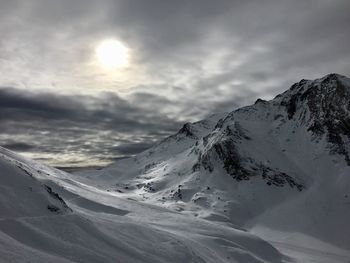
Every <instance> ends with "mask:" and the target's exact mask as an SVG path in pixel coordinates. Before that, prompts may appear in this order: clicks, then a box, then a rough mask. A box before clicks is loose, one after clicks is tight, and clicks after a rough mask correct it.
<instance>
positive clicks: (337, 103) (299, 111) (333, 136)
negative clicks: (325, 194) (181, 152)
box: [180, 74, 350, 191]
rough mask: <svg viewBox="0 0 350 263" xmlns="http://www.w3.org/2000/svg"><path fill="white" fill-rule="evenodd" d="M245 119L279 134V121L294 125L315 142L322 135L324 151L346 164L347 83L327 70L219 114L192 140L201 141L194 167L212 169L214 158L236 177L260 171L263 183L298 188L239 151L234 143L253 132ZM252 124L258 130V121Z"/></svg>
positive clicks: (349, 109) (349, 104) (300, 186)
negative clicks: (214, 122) (266, 125)
mask: <svg viewBox="0 0 350 263" xmlns="http://www.w3.org/2000/svg"><path fill="white" fill-rule="evenodd" d="M250 120H253V121H254V120H257V121H264V122H267V123H270V124H271V126H272V127H275V129H272V130H270V131H269V133H275V134H276V136H277V137H278V136H280V135H281V136H285V135H284V134H280V131H281V130H284V129H283V126H291V128H292V129H293V133H295V132H296V130H299V131H302V132H306V133H309V134H310V135H312V139H313V140H315V141H317V140H318V141H320V140H322V138H323V137H325V138H326V141H327V142H328V143H329V149H330V151H329V152H330V153H331V154H335V153H337V154H341V155H342V156H343V157H344V159H345V161H346V162H347V164H348V165H350V158H349V150H348V148H349V147H348V146H349V138H350V137H349V136H350V86H349V79H347V78H346V77H344V76H341V75H337V74H330V75H327V76H326V77H324V78H322V79H318V80H315V81H308V80H302V81H300V82H299V83H296V84H294V85H293V86H292V87H291V88H290V89H289V90H288V91H286V92H284V93H283V94H281V95H278V96H277V97H276V98H275V99H273V100H271V101H263V100H261V99H258V100H257V101H256V102H255V104H254V105H252V106H248V107H245V108H242V109H238V110H236V111H234V112H231V113H230V114H229V115H228V116H227V117H226V118H224V119H221V120H220V121H219V122H218V123H217V125H216V126H215V129H214V130H213V131H212V132H210V133H209V134H208V135H206V136H205V137H203V139H202V140H199V143H197V146H198V145H199V144H201V143H202V146H203V147H202V148H204V150H198V151H197V152H199V153H200V154H199V158H198V163H197V164H195V169H198V168H199V167H200V166H202V167H204V168H205V169H207V170H209V171H210V172H212V171H213V170H214V164H213V160H220V162H221V163H222V167H223V168H224V169H225V171H226V172H227V173H228V174H229V175H231V176H232V178H233V179H236V180H237V181H241V180H249V178H251V177H252V176H262V178H263V179H265V180H266V179H267V178H269V179H268V180H266V181H267V184H268V185H274V186H283V185H287V186H290V187H292V188H293V187H296V189H298V190H299V191H301V190H302V189H303V188H304V186H303V184H302V183H301V182H298V180H297V179H295V178H293V177H292V176H289V175H288V174H286V173H285V172H283V171H278V170H276V169H274V168H273V167H271V166H269V165H266V164H263V163H261V162H259V160H256V159H254V158H252V156H249V155H248V156H247V155H244V154H242V151H240V148H242V147H240V145H245V144H247V143H249V141H251V140H253V139H252V138H253V137H252V136H250V135H249V133H250V132H254V131H250V130H249V129H245V128H244V123H246V122H247V121H250ZM252 128H253V129H255V130H258V129H260V127H259V124H258V125H256V127H252ZM182 130H183V129H182ZM182 130H181V131H180V132H182ZM287 140H288V139H287ZM289 140H290V139H289ZM296 143H298V142H296ZM198 148H200V147H198ZM282 151H285V150H282ZM267 174H269V176H267Z"/></svg>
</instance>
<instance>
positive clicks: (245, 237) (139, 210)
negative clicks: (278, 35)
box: [0, 74, 350, 263]
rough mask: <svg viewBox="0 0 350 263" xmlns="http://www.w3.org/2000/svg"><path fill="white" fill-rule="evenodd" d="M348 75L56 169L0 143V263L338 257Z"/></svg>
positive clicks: (349, 181) (343, 237) (345, 191)
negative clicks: (124, 151) (70, 169)
mask: <svg viewBox="0 0 350 263" xmlns="http://www.w3.org/2000/svg"><path fill="white" fill-rule="evenodd" d="M349 113H350V80H349V79H348V78H346V77H344V76H340V75H337V74H330V75H327V76H325V77H323V78H321V79H317V80H313V81H311V80H302V81H300V82H299V83H296V84H294V85H293V86H292V87H291V88H290V89H289V90H287V91H286V92H285V93H283V94H280V95H278V96H277V97H276V98H275V99H273V100H271V101H263V100H257V102H256V103H255V104H254V105H251V106H247V107H244V108H240V109H238V110H235V111H233V112H231V113H226V114H216V115H213V116H211V117H210V118H208V119H206V120H202V121H199V122H196V123H187V124H185V125H184V126H183V128H182V129H181V130H180V131H179V132H178V133H177V134H175V135H173V136H171V137H169V138H167V139H165V140H164V141H162V142H161V143H159V144H158V145H155V146H154V147H153V148H151V149H149V150H147V151H145V152H143V153H141V154H139V155H137V156H136V157H134V158H129V159H123V160H120V161H118V162H117V163H115V164H113V165H111V166H109V167H107V168H105V169H103V170H101V171H89V172H82V173H76V174H67V173H64V172H62V171H59V170H56V169H53V168H50V167H47V166H45V165H42V164H39V163H37V162H34V161H31V160H27V159H24V158H22V157H20V156H18V155H16V154H14V153H12V152H10V151H8V150H6V149H3V148H0V180H1V184H0V188H1V191H0V213H1V214H0V255H1V257H0V262H335V263H337V262H344V263H345V262H350V232H349V229H350V228H349V227H350V223H349V222H350V168H349V165H350V157H349V150H350V143H349V142H350V141H349V138H350V114H349Z"/></svg>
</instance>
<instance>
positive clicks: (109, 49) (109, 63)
mask: <svg viewBox="0 0 350 263" xmlns="http://www.w3.org/2000/svg"><path fill="white" fill-rule="evenodd" d="M95 51H96V58H97V61H98V63H99V64H100V65H101V66H102V67H104V68H106V69H118V68H123V67H126V66H127V65H128V64H129V50H128V48H127V47H126V46H125V45H124V44H123V43H121V42H120V41H118V40H114V39H106V40H104V41H102V42H101V43H100V44H99V45H98V46H97V47H96V50H95Z"/></svg>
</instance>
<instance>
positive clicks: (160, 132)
mask: <svg viewBox="0 0 350 263" xmlns="http://www.w3.org/2000/svg"><path fill="white" fill-rule="evenodd" d="M144 99H147V100H150V101H155V100H156V101H159V98H156V99H154V98H153V97H152V96H151V95H147V98H144ZM135 105H136V104H135ZM135 105H133V104H130V103H129V102H127V101H126V100H123V99H121V98H120V97H118V96H117V95H116V94H109V93H108V94H107V93H104V94H102V95H101V96H99V97H92V96H75V97H74V98H72V97H68V96H66V95H57V94H51V93H45V94H39V93H34V92H25V91H23V90H17V89H13V88H12V89H10V88H2V89H0V112H1V115H0V123H1V126H2V127H4V128H3V129H2V130H1V132H0V138H1V139H2V140H1V141H2V145H3V146H4V147H7V148H10V149H13V150H17V151H20V152H37V153H40V152H41V153H42V154H45V153H46V154H55V155H57V156H59V155H60V154H62V153H64V152H67V158H68V157H69V156H68V155H74V154H78V155H79V154H80V155H86V156H88V155H91V156H94V158H96V159H97V160H95V161H96V162H98V161H102V162H103V161H104V162H105V161H106V160H107V161H108V159H114V158H116V157H120V156H129V155H132V154H135V153H138V152H140V151H143V150H145V149H147V148H148V147H150V146H151V145H152V144H154V143H155V142H156V141H157V140H159V139H162V138H164V136H166V135H169V134H171V133H173V132H175V131H176V130H177V129H178V128H180V127H181V123H180V122H177V121H176V120H171V119H169V118H167V117H166V116H163V115H162V114H161V113H157V112H153V111H151V110H145V109H144V108H139V107H137V106H135ZM57 158H58V159H59V157H57ZM56 161H58V160H56ZM77 161H80V162H82V161H83V160H77Z"/></svg>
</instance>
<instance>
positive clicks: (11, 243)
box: [0, 148, 289, 262]
mask: <svg viewBox="0 0 350 263" xmlns="http://www.w3.org/2000/svg"><path fill="white" fill-rule="evenodd" d="M0 179H1V203H0V211H1V214H0V255H1V257H0V262H288V261H289V260H288V257H286V256H284V255H282V254H281V253H280V252H279V251H278V250H276V249H275V248H274V247H273V246H272V245H271V244H269V243H268V242H266V241H263V240H262V239H261V238H258V237H257V236H255V235H252V234H250V233H248V232H246V231H243V230H240V229H236V228H233V227H232V226H231V225H220V224H215V223H212V222H209V221H206V220H201V219H196V218H193V217H189V216H187V215H184V214H181V213H179V212H175V211H171V210H168V209H165V208H162V207H159V206H155V205H150V204H144V203H139V202H135V200H133V199H125V198H120V197H119V196H118V195H117V194H115V193H111V192H108V191H104V190H101V189H99V188H97V187H95V186H92V185H87V184H84V183H81V182H78V181H75V180H72V179H71V176H70V175H68V174H66V173H64V172H61V171H58V170H55V169H53V168H49V167H46V166H44V165H41V164H38V163H36V162H33V161H30V160H26V159H24V158H21V157H19V156H17V155H15V154H13V153H11V152H9V151H7V150H5V149H3V148H0ZM56 192H57V193H59V194H55V193H56ZM49 205H55V207H57V208H59V210H53V209H49Z"/></svg>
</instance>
